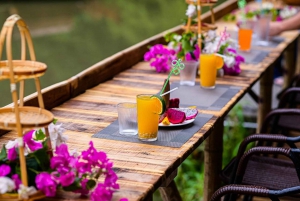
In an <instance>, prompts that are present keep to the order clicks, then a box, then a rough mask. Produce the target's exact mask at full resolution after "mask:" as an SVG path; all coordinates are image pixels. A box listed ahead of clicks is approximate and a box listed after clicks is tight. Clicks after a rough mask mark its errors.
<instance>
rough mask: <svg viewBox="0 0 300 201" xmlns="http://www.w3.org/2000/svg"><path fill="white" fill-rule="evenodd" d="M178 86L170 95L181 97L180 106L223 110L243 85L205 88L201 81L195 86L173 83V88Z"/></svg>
mask: <svg viewBox="0 0 300 201" xmlns="http://www.w3.org/2000/svg"><path fill="white" fill-rule="evenodd" d="M175 87H178V89H177V90H176V91H173V92H172V93H171V95H170V97H171V98H179V99H180V107H190V106H197V108H198V109H205V110H214V111H219V110H221V109H222V108H223V107H224V106H225V105H226V104H227V103H228V102H229V101H230V99H232V98H233V97H234V96H235V95H236V94H237V93H238V92H239V91H240V90H241V87H235V86H230V85H216V87H215V88H214V89H203V88H201V87H200V84H199V83H196V84H195V86H185V85H180V84H179V82H174V83H172V84H171V89H173V88H175Z"/></svg>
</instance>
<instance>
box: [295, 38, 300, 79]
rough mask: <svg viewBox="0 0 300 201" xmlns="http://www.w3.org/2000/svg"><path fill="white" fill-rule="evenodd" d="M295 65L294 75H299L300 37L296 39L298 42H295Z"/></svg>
mask: <svg viewBox="0 0 300 201" xmlns="http://www.w3.org/2000/svg"><path fill="white" fill-rule="evenodd" d="M297 43H298V44H297V49H296V51H297V61H296V62H297V63H296V72H295V73H296V74H299V73H300V37H298V40H297Z"/></svg>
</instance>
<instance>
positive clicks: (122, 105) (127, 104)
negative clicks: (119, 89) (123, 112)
mask: <svg viewBox="0 0 300 201" xmlns="http://www.w3.org/2000/svg"><path fill="white" fill-rule="evenodd" d="M134 107H136V103H133V102H122V103H118V104H117V108H134Z"/></svg>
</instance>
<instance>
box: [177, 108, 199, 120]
mask: <svg viewBox="0 0 300 201" xmlns="http://www.w3.org/2000/svg"><path fill="white" fill-rule="evenodd" d="M173 109H174V110H178V111H181V112H184V113H185V116H186V120H189V119H194V118H195V117H196V116H197V115H198V110H197V109H196V108H173Z"/></svg>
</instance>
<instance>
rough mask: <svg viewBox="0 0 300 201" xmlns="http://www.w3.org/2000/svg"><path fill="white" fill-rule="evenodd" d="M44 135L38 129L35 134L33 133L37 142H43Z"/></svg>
mask: <svg viewBox="0 0 300 201" xmlns="http://www.w3.org/2000/svg"><path fill="white" fill-rule="evenodd" d="M45 137H46V135H45V133H44V132H43V131H42V129H39V130H38V131H37V132H36V133H35V140H36V141H39V140H43V139H45Z"/></svg>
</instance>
